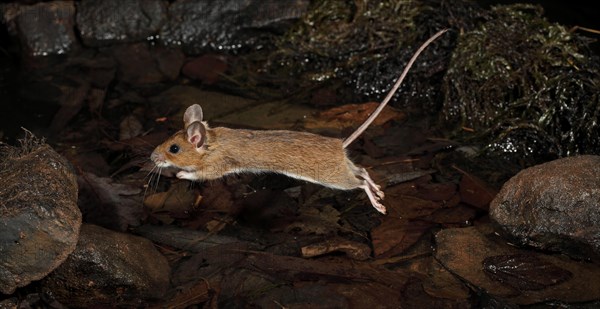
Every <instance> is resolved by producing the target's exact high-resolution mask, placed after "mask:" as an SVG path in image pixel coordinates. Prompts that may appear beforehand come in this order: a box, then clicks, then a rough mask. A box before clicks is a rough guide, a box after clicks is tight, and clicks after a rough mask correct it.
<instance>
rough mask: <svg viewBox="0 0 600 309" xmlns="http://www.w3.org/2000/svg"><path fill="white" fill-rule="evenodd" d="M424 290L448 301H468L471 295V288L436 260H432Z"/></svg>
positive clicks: (424, 282)
mask: <svg viewBox="0 0 600 309" xmlns="http://www.w3.org/2000/svg"><path fill="white" fill-rule="evenodd" d="M423 290H424V291H425V292H426V293H427V294H429V295H431V296H433V297H437V298H446V299H467V298H469V296H470V295H471V293H470V290H469V288H467V287H466V286H465V284H464V283H462V281H460V280H459V279H458V278H457V277H455V276H454V275H453V274H452V273H450V272H449V271H448V270H447V269H446V268H444V267H443V266H442V265H441V264H440V263H439V262H438V261H437V260H435V259H431V267H430V268H429V274H428V276H427V278H426V279H425V280H424V281H423Z"/></svg>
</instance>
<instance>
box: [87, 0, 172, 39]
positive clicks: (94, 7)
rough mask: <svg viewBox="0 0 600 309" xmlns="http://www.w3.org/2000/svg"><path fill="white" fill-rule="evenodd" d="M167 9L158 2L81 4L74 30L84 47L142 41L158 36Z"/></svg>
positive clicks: (115, 0) (110, 0) (96, 1)
mask: <svg viewBox="0 0 600 309" xmlns="http://www.w3.org/2000/svg"><path fill="white" fill-rule="evenodd" d="M166 12H167V7H166V3H165V2H164V1H162V0H127V1H121V0H83V1H81V2H80V3H79V5H78V6H77V28H78V29H79V33H80V35H81V39H82V40H83V42H84V44H85V45H88V46H105V45H110V44H112V43H118V42H137V41H145V40H146V39H147V38H148V37H151V36H153V35H155V34H157V33H158V30H159V29H160V26H161V25H162V24H163V23H164V22H165V19H166Z"/></svg>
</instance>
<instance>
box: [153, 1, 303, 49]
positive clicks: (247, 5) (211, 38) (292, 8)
mask: <svg viewBox="0 0 600 309" xmlns="http://www.w3.org/2000/svg"><path fill="white" fill-rule="evenodd" d="M307 8H308V1H306V0H285V1H266V2H265V1H256V0H223V1H205V0H179V1H175V2H174V3H172V4H171V5H170V6H169V9H168V16H169V17H168V21H167V23H165V24H164V26H163V27H162V29H161V31H160V39H161V41H162V42H164V43H165V44H167V45H181V46H182V48H183V50H184V52H186V53H189V54H196V53H200V52H201V51H203V50H206V49H213V50H237V49H239V48H240V47H242V46H246V47H251V46H253V45H257V44H253V43H254V41H257V40H260V36H261V35H263V34H266V33H269V32H271V31H278V30H280V29H281V28H282V27H281V26H282V24H283V23H285V22H286V21H290V20H294V19H297V18H299V17H300V16H301V15H302V13H304V12H305V11H306V10H307ZM254 47H256V46H254Z"/></svg>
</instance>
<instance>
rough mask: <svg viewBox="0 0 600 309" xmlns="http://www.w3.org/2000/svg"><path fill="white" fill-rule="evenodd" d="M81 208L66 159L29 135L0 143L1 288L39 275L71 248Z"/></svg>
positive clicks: (5, 289) (9, 288)
mask: <svg viewBox="0 0 600 309" xmlns="http://www.w3.org/2000/svg"><path fill="white" fill-rule="evenodd" d="M80 226H81V213H80V211H79V208H77V179H76V177H75V174H74V172H73V169H72V167H71V166H70V164H69V163H68V162H67V161H66V160H65V159H64V158H63V157H62V156H60V155H59V154H58V153H56V152H55V151H54V150H53V149H52V148H50V146H48V145H46V144H44V143H43V141H40V140H37V139H35V138H33V137H27V138H26V139H25V140H23V145H22V147H21V148H13V147H9V146H6V145H0V292H2V293H5V294H10V293H12V292H14V290H15V289H16V288H18V287H22V286H25V285H27V284H29V283H30V282H31V281H34V280H39V279H41V278H43V277H44V276H46V275H47V274H48V273H50V272H51V271H52V270H54V269H55V268H56V267H58V265H60V264H61V263H62V262H63V261H64V260H65V259H66V258H67V256H68V255H69V254H70V253H71V252H72V251H73V250H74V249H75V244H76V243H77V237H78V235H79V227H80Z"/></svg>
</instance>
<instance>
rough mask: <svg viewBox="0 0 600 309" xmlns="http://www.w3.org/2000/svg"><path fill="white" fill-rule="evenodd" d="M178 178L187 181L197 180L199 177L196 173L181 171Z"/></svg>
mask: <svg viewBox="0 0 600 309" xmlns="http://www.w3.org/2000/svg"><path fill="white" fill-rule="evenodd" d="M177 178H179V179H187V180H196V179H198V177H197V176H196V173H195V172H188V171H179V172H177Z"/></svg>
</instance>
